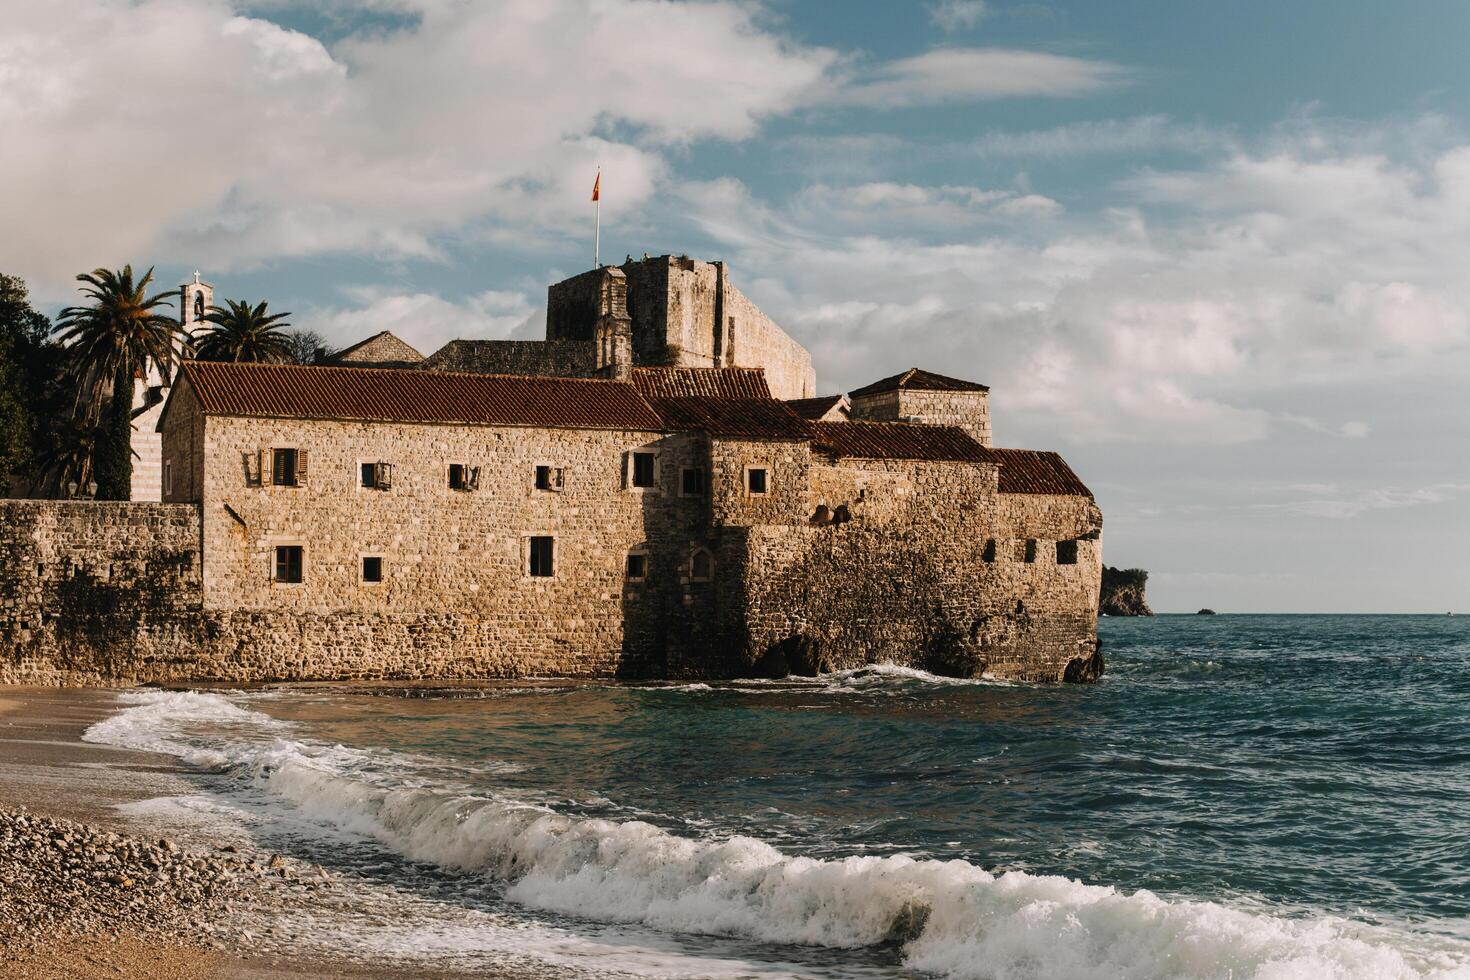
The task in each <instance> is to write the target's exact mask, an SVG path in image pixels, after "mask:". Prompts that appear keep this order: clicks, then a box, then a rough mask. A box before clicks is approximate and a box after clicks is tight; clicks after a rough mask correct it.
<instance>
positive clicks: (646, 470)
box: [633, 453, 654, 487]
mask: <svg viewBox="0 0 1470 980" xmlns="http://www.w3.org/2000/svg"><path fill="white" fill-rule="evenodd" d="M653 463H654V454H653V453H634V454H633V486H635V487H651V486H653Z"/></svg>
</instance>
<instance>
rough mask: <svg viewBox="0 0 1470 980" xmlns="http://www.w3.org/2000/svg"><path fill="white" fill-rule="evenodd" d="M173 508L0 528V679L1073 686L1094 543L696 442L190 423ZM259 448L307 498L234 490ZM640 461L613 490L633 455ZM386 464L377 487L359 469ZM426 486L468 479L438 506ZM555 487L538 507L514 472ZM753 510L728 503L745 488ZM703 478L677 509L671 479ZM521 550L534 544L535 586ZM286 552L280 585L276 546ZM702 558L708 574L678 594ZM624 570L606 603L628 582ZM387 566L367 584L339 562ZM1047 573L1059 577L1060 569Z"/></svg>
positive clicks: (876, 470) (769, 453)
mask: <svg viewBox="0 0 1470 980" xmlns="http://www.w3.org/2000/svg"><path fill="white" fill-rule="evenodd" d="M192 398H193V396H192V393H191V392H190V391H189V390H188V388H187V387H183V388H181V389H179V391H178V393H177V395H176V403H175V405H174V407H173V409H172V410H171V411H170V412H169V414H168V426H167V427H166V430H165V432H164V433H163V440H162V443H163V446H164V453H165V461H166V462H167V463H168V464H170V466H171V468H172V472H173V474H174V476H173V481H172V493H171V494H170V497H171V501H172V502H170V503H163V504H143V503H95V502H58V501H7V502H0V558H3V561H0V683H19V682H31V683H57V682H66V683H81V682H105V681H119V682H135V681H166V682H188V681H226V682H253V681H269V680H281V679H293V680H308V679H369V678H371V679H376V678H441V679H448V678H485V677H509V676H525V675H546V676H609V675H620V676H627V677H648V676H654V677H660V676H662V677H681V676H683V677H722V676H749V675H750V674H752V673H753V672H777V673H781V672H785V671H787V670H797V671H806V670H813V669H817V668H823V669H833V668H842V667H854V666H859V665H862V664H865V663H872V662H879V661H890V662H894V663H900V664H910V665H913V666H916V667H920V668H923V669H926V670H931V671H935V672H939V673H945V674H957V675H963V676H969V675H977V674H979V673H982V672H984V673H987V674H988V675H990V676H998V677H1010V678H1022V679H1030V680H1059V679H1063V678H1064V677H1065V678H1068V679H1087V678H1088V677H1090V676H1094V675H1095V672H1096V670H1097V669H1099V668H1100V661H1098V660H1096V659H1094V658H1093V657H1092V654H1093V649H1094V646H1095V637H1096V616H1097V611H1098V609H1097V587H1098V577H1099V573H1100V564H1101V537H1100V534H1101V517H1100V515H1099V514H1098V511H1097V508H1096V506H1095V504H1093V502H1092V501H1091V500H1090V499H1089V498H1086V497H1074V496H1049V495H1041V494H1000V493H997V472H998V471H997V467H996V466H994V465H993V464H972V463H938V462H909V461H863V460H842V461H841V462H839V463H832V462H830V461H827V460H825V459H824V458H823V457H814V456H813V455H812V454H811V453H810V451H809V449H808V447H807V446H806V444H805V443H799V442H776V441H769V440H757V439H733V438H718V439H710V438H707V437H704V436H702V435H698V434H659V433H652V432H632V431H598V430H560V429H530V428H506V427H480V426H454V425H437V426H436V425H416V424H387V423H374V424H360V423H346V422H329V421H281V420H264V419H248V418H234V417H220V416H211V417H209V418H207V419H206V418H204V417H203V416H202V415H201V414H200V413H199V412H198V408H197V403H195V402H194V401H193V400H192ZM275 447H281V448H287V447H289V448H296V449H299V450H305V451H306V453H307V460H308V463H307V467H306V477H305V485H304V486H299V487H295V486H293V487H287V486H274V485H272V484H271V483H270V479H269V470H268V469H266V470H265V472H263V473H262V474H261V475H262V476H264V477H265V479H264V481H262V483H263V485H254V483H253V482H252V480H251V479H250V477H251V476H252V475H253V472H254V471H255V468H256V467H257V466H258V465H259V463H258V462H256V461H258V460H259V459H260V458H261V455H262V454H265V455H266V456H267V458H268V453H269V450H271V449H272V448H275ZM633 451H638V452H645V451H646V452H652V453H654V454H656V459H657V465H656V467H655V485H654V486H653V487H650V488H635V487H631V486H629V482H630V481H629V478H628V473H629V469H628V453H629V452H633ZM364 462H371V463H378V462H384V463H389V464H391V466H392V477H391V481H390V486H389V487H388V488H387V489H377V488H373V487H364V486H362V485H361V480H360V475H361V473H360V465H361V464H362V463H364ZM450 463H462V464H465V465H468V466H472V467H478V468H479V480H478V488H477V489H475V490H473V491H462V490H455V489H451V488H450V486H449V481H448V473H447V470H448V466H449V464H450ZM537 465H546V466H551V467H553V468H559V469H561V470H562V487H561V489H560V490H557V491H549V490H538V489H536V487H535V485H534V481H535V467H536V466H537ZM751 466H761V467H765V468H767V469H768V473H769V490H768V492H767V493H766V494H764V495H759V496H753V495H751V494H749V493H748V492H747V491H746V483H745V474H746V472H747V470H748V468H749V467H751ZM691 467H693V468H699V469H702V470H703V471H704V472H705V473H706V474H708V475H709V490H708V492H707V493H696V494H693V495H685V494H684V493H683V492H682V481H681V476H682V472H683V470H685V469H686V468H691ZM530 535H548V536H551V537H553V538H554V540H555V574H554V575H553V576H551V577H550V578H539V577H532V576H530V575H529V574H528V571H529V570H528V568H527V540H528V536H530ZM282 544H299V545H300V546H301V547H302V548H303V549H304V553H305V562H304V576H303V581H302V582H301V583H299V584H290V583H281V582H276V581H273V575H272V568H273V549H274V548H275V547H276V546H277V545H282ZM700 552H707V553H708V555H709V557H710V558H711V559H712V561H711V563H710V566H709V568H708V572H709V574H707V575H705V574H696V572H697V571H698V570H699V567H700V566H697V565H696V562H695V556H696V555H697V554H699V553H700ZM630 553H636V554H638V555H641V556H643V557H644V558H645V559H646V574H645V575H643V576H633V577H630V576H629V574H628V565H627V559H628V555H629V554H630ZM364 556H374V557H380V558H382V560H383V572H384V575H383V579H384V580H383V581H382V582H381V583H371V582H365V581H363V575H362V558H363V557H364ZM1066 559H1071V561H1067V560H1066Z"/></svg>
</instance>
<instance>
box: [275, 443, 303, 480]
mask: <svg viewBox="0 0 1470 980" xmlns="http://www.w3.org/2000/svg"><path fill="white" fill-rule="evenodd" d="M298 462H299V459H298V458H297V454H296V450H294V449H272V450H271V483H273V484H275V485H276V486H278V487H294V486H297V485H298V484H297V479H296V476H297V469H298V467H297V463H298Z"/></svg>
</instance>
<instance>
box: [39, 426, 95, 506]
mask: <svg viewBox="0 0 1470 980" xmlns="http://www.w3.org/2000/svg"><path fill="white" fill-rule="evenodd" d="M103 429H104V424H103V423H101V422H88V421H86V420H85V419H82V418H79V417H78V418H72V419H68V420H67V421H66V422H64V423H61V424H59V425H57V426H56V428H55V431H54V432H53V433H52V439H51V441H50V442H49V443H48V444H47V446H46V449H45V450H44V451H43V452H42V453H41V454H40V456H39V458H38V459H37V460H36V462H37V464H38V465H37V467H36V476H35V479H34V480H33V482H32V484H31V492H32V493H36V492H38V491H39V492H42V493H45V494H47V495H48V496H53V497H69V496H74V495H76V494H80V495H81V496H90V488H89V486H88V484H89V483H91V482H93V477H94V474H93V463H92V461H93V458H94V456H95V455H96V452H97V445H98V443H99V442H100V441H101V439H102V438H103V436H104V433H103ZM70 484H75V486H76V488H77V489H76V491H75V493H74V492H73V491H72V490H71V489H70V487H69V485H70Z"/></svg>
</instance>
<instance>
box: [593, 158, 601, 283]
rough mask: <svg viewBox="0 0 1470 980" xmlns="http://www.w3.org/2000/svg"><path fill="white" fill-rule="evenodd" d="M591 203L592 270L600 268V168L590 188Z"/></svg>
mask: <svg viewBox="0 0 1470 980" xmlns="http://www.w3.org/2000/svg"><path fill="white" fill-rule="evenodd" d="M592 201H593V203H594V204H596V205H597V218H596V224H595V226H594V227H595V230H594V231H593V233H592V268H594V269H601V268H602V168H601V167H598V168H597V183H596V184H594V185H593V187H592Z"/></svg>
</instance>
